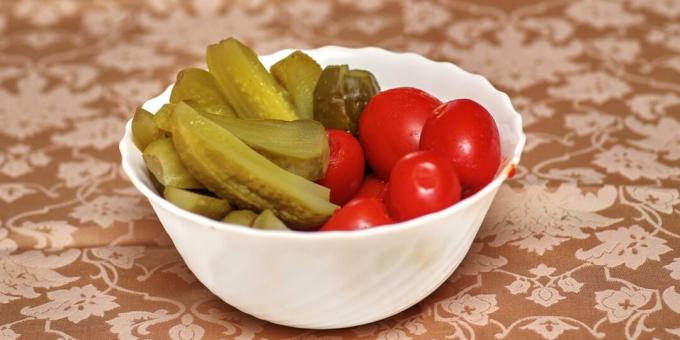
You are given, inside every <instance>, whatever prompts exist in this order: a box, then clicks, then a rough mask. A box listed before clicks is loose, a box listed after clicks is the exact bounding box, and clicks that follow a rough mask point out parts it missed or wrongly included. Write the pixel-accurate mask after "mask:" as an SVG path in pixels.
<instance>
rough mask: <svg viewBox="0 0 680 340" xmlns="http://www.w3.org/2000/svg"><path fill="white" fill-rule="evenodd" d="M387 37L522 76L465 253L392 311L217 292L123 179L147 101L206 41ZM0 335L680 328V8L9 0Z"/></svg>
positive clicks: (0, 83)
mask: <svg viewBox="0 0 680 340" xmlns="http://www.w3.org/2000/svg"><path fill="white" fill-rule="evenodd" d="M227 36H236V37H238V38H240V39H242V40H244V41H245V42H247V43H248V44H251V45H252V46H254V47H255V49H256V50H257V52H258V53H267V52H271V51H274V50H277V49H280V48H288V47H297V48H303V47H314V46H320V45H329V44H337V45H346V46H365V45H376V46H381V47H385V48H388V49H392V50H403V51H406V50H408V51H415V52H418V53H421V54H424V55H426V56H428V57H430V58H433V59H439V60H449V61H453V62H455V63H457V64H459V65H460V66H462V67H463V68H465V69H467V70H469V71H473V72H477V73H481V74H483V75H484V76H486V77H488V78H489V79H490V80H491V81H492V82H493V83H494V84H495V85H496V86H498V87H499V88H501V89H502V90H504V91H507V92H508V93H509V94H510V96H511V97H512V100H513V102H514V103H515V105H516V107H517V109H518V110H519V111H520V112H522V114H523V116H524V122H525V129H526V131H527V134H528V144H527V146H526V150H525V154H524V156H523V159H522V165H521V167H520V168H519V169H518V172H517V175H516V176H515V178H514V179H513V180H512V181H510V182H509V183H507V185H505V186H503V187H502V188H501V190H500V192H499V194H498V196H497V199H496V201H495V203H494V206H493V207H492V208H491V211H490V213H489V215H488V216H487V218H486V220H485V222H484V225H483V227H482V230H481V232H480V233H479V235H478V238H477V242H476V243H475V244H474V245H473V248H472V250H471V251H470V253H469V255H468V256H467V258H466V260H465V262H464V264H463V265H462V266H461V267H460V268H459V269H458V270H457V271H456V272H455V274H454V275H453V276H451V278H450V279H449V280H448V281H447V282H446V283H445V284H444V285H443V286H442V287H441V288H439V289H438V290H437V291H436V292H434V293H433V294H432V295H431V296H429V297H427V298H426V299H425V300H424V301H422V302H421V303H419V304H418V305H416V306H414V307H412V308H410V309H408V310H407V311H405V312H403V313H401V314H399V315H396V316H394V317H392V318H389V319H387V320H383V321H380V322H377V323H374V324H369V325H366V326H362V327H355V328H351V329H342V330H333V331H313V332H312V331H306V330H299V329H291V328H286V327H281V326H277V325H273V324H269V323H266V322H264V321H260V320H257V319H254V318H252V317H249V316H247V315H245V314H243V313H240V312H238V311H237V310H235V309H233V308H232V307H230V306H228V305H226V304H224V303H222V302H221V301H220V300H218V299H216V298H215V297H214V296H213V295H212V294H210V293H209V292H208V290H207V289H206V288H205V287H203V286H202V285H201V284H200V282H198V281H197V280H196V278H195V277H194V276H193V275H192V274H191V272H189V271H188V269H187V267H186V266H185V265H184V264H183V262H182V260H181V259H180V257H179V256H178V254H177V253H176V251H175V250H174V248H173V246H172V243H171V242H170V240H169V238H168V237H167V235H166V234H165V233H164V231H163V229H162V227H161V225H160V224H159V222H158V220H157V219H156V217H155V216H154V215H153V213H152V211H151V209H150V208H149V206H148V204H147V203H146V202H145V201H144V200H143V198H142V197H141V196H140V195H139V194H138V193H137V192H136V191H135V190H134V189H133V188H132V187H131V185H130V183H129V182H128V181H127V180H126V179H125V178H124V176H123V175H122V173H121V170H120V166H119V155H118V151H117V147H116V144H117V142H118V140H119V139H120V137H121V134H122V131H123V125H124V123H125V121H126V120H127V119H129V118H130V116H131V114H132V112H133V109H134V107H135V106H137V105H140V104H141V103H142V102H144V101H145V100H146V99H148V98H150V97H152V96H155V95H156V94H158V93H159V92H160V91H161V90H162V89H163V88H164V87H165V86H166V85H167V84H169V83H170V82H171V81H172V80H173V79H174V76H175V74H176V72H177V71H178V70H179V69H180V68H183V67H186V66H190V65H197V66H200V65H203V60H202V56H203V52H204V48H205V46H206V45H207V44H208V43H211V42H215V41H218V40H220V39H222V38H225V37H227ZM0 123H1V124H2V129H0V339H4V340H7V339H16V338H18V337H21V338H25V339H37V338H40V339H49V338H63V339H72V338H85V339H87V338H101V339H103V338H121V339H136V338H154V339H161V338H171V339H200V338H210V339H216V338H235V339H241V340H246V339H264V338H268V339H272V338H295V339H352V338H364V339H375V338H377V339H385V340H387V339H389V340H404V339H413V338H424V339H433V338H437V339H440V338H444V337H445V336H449V337H452V338H457V339H473V338H478V339H479V338H481V339H491V338H497V339H534V338H536V339H556V338H567V339H572V338H573V339H591V338H605V337H607V338H612V339H631V338H638V337H639V338H645V339H652V338H655V339H668V338H673V337H679V336H680V210H679V209H680V193H679V192H678V187H680V1H678V0H626V1H545V2H536V1H503V0H483V1H472V0H471V1H469V2H466V1H459V0H453V1H445V0H441V1H436V0H428V1H416V0H403V1H398V2H397V1H395V2H392V1H387V0H363V1H352V0H335V1H332V2H322V1H316V0H294V1H273V0H271V1H268V0H259V1H248V2H246V1H242V2H239V1H236V2H229V3H227V2H222V1H219V0H205V1H203V0H193V1H180V0H136V1H128V0H119V1H110V0H89V1H79V0H20V1H13V0H2V1H1V2H0Z"/></svg>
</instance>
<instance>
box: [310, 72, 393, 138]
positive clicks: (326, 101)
mask: <svg viewBox="0 0 680 340" xmlns="http://www.w3.org/2000/svg"><path fill="white" fill-rule="evenodd" d="M379 91H380V87H379V85H378V82H377V81H376V80H375V77H374V76H373V74H371V73H370V72H368V71H364V70H350V69H349V67H348V66H347V65H330V66H327V67H326V68H324V69H323V71H322V72H321V76H320V77H319V81H318V82H317V84H316V88H315V89H314V119H316V120H318V121H320V122H321V123H323V125H324V126H325V127H326V128H329V129H340V130H347V131H350V132H352V133H355V132H356V128H357V124H358V122H359V117H360V116H361V112H362V111H363V110H364V107H366V105H367V104H368V102H369V101H370V100H371V98H373V96H375V95H376V94H377V93H378V92H379Z"/></svg>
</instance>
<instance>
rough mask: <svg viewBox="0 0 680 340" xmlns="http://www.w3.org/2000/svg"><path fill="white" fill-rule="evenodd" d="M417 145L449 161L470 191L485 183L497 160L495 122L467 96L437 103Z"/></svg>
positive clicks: (464, 186)
mask: <svg viewBox="0 0 680 340" xmlns="http://www.w3.org/2000/svg"><path fill="white" fill-rule="evenodd" d="M420 148H421V149H423V150H432V151H435V152H437V153H438V154H440V155H442V156H444V157H445V158H446V159H448V160H449V161H451V162H452V164H453V167H454V169H455V170H456V174H457V175H458V178H459V179H460V182H461V185H462V186H463V188H464V189H465V190H466V191H468V192H470V193H474V192H477V191H479V190H480V189H481V188H483V187H484V186H485V185H487V184H489V182H491V181H492V180H493V178H494V176H495V175H496V171H498V167H499V166H500V162H501V145H500V137H499V135H498V128H497V127H496V123H495V121H494V119H493V117H491V115H490V114H489V112H488V111H487V110H486V109H485V108H484V107H482V106H481V105H479V104H477V103H476V102H475V101H473V100H470V99H457V100H452V101H450V102H447V103H444V104H442V105H441V106H439V107H437V108H436V109H435V111H434V115H433V116H432V117H431V118H430V119H429V120H428V121H427V123H426V124H425V127H424V128H423V133H422V135H421V139H420Z"/></svg>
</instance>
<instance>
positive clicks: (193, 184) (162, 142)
mask: <svg viewBox="0 0 680 340" xmlns="http://www.w3.org/2000/svg"><path fill="white" fill-rule="evenodd" d="M142 156H143V158H144V163H146V167H147V168H148V169H149V172H151V173H152V174H153V175H154V177H156V179H157V180H158V182H159V183H161V184H162V185H164V186H166V187H167V186H173V187H177V188H181V189H200V188H203V185H202V184H201V183H199V182H198V181H196V179H195V178H194V176H192V175H191V173H189V172H188V171H187V169H186V168H185V167H184V164H182V161H181V160H180V159H179V157H178V156H177V152H176V151H175V146H174V145H173V144H172V139H170V138H162V139H158V140H156V141H154V142H153V143H151V144H149V146H147V147H146V149H144V152H143V153H142Z"/></svg>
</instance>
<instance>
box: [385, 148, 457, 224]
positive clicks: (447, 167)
mask: <svg viewBox="0 0 680 340" xmlns="http://www.w3.org/2000/svg"><path fill="white" fill-rule="evenodd" d="M387 195H388V196H387V197H388V199H387V208H388V211H389V213H390V216H392V218H394V219H395V220H397V221H405V220H409V219H412V218H416V217H419V216H422V215H426V214H429V213H433V212H435V211H439V210H442V209H444V208H447V207H449V206H451V205H453V204H455V203H456V202H458V201H459V200H460V195H461V188H460V182H459V181H458V176H456V172H455V170H454V169H453V165H452V164H451V162H449V161H448V160H447V159H446V158H444V157H442V156H440V155H438V154H437V153H435V152H432V151H416V152H412V153H410V154H408V155H406V156H404V157H402V158H401V159H400V160H399V161H398V162H397V164H395V165H394V168H392V174H391V175H390V182H389V184H388V190H387Z"/></svg>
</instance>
